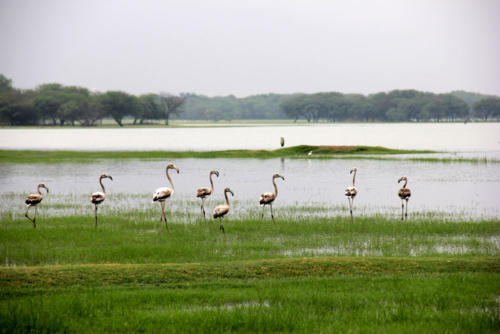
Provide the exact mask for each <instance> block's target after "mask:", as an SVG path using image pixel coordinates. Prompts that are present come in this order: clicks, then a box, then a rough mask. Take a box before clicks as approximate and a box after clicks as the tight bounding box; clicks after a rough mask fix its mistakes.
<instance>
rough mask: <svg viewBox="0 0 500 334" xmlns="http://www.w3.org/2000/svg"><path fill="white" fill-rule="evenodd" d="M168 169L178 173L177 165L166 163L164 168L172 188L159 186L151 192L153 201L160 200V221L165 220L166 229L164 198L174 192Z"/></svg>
mask: <svg viewBox="0 0 500 334" xmlns="http://www.w3.org/2000/svg"><path fill="white" fill-rule="evenodd" d="M169 169H175V170H176V171H177V174H179V167H177V166H176V165H174V164H168V165H167V168H166V169H165V173H166V174H167V179H168V182H170V186H171V187H172V189H170V188H168V187H161V188H158V189H156V190H155V192H154V194H153V202H160V203H161V217H160V221H162V220H165V227H166V228H167V231H168V225H167V218H166V217H165V200H166V199H167V198H169V197H170V196H172V194H173V193H174V192H175V187H174V184H173V183H172V179H171V178H170V175H168V170H169Z"/></svg>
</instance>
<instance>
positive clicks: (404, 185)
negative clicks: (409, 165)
mask: <svg viewBox="0 0 500 334" xmlns="http://www.w3.org/2000/svg"><path fill="white" fill-rule="evenodd" d="M407 183H408V180H405V184H403V188H406V184H407Z"/></svg>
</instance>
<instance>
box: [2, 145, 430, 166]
mask: <svg viewBox="0 0 500 334" xmlns="http://www.w3.org/2000/svg"><path fill="white" fill-rule="evenodd" d="M418 153H436V152H435V151H417V150H397V149H390V148H385V147H380V146H310V145H299V146H293V147H287V148H281V149H277V150H272V151H268V150H223V151H177V152H176V151H94V152H89V151H23V150H0V163H61V162H79V163H83V162H94V161H95V160H97V159H141V160H148V159H165V158H176V159H179V158H199V159H207V158H210V159H213V158H257V159H269V158H291V157H307V156H309V154H311V155H314V156H316V155H317V156H321V157H326V156H330V155H360V154H362V155H366V154H368V155H379V154H418Z"/></svg>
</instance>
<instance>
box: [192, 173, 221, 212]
mask: <svg viewBox="0 0 500 334" xmlns="http://www.w3.org/2000/svg"><path fill="white" fill-rule="evenodd" d="M213 174H215V176H217V177H219V172H218V171H216V170H212V171H210V174H209V175H208V178H209V179H210V188H208V187H203V188H198V190H196V197H200V198H201V213H202V214H203V219H205V199H206V198H207V197H208V196H210V195H211V194H212V193H213V192H214V182H213V181H212V175H213Z"/></svg>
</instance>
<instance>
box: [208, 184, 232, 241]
mask: <svg viewBox="0 0 500 334" xmlns="http://www.w3.org/2000/svg"><path fill="white" fill-rule="evenodd" d="M227 193H231V195H233V197H234V193H233V191H232V190H231V189H229V188H225V189H224V197H225V198H226V204H221V205H218V206H216V207H215V209H214V213H213V217H214V219H216V218H219V222H220V228H219V229H220V230H221V231H222V232H223V233H226V232H225V231H224V226H222V217H224V216H225V215H226V214H227V213H228V212H229V198H228V197H227Z"/></svg>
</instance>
